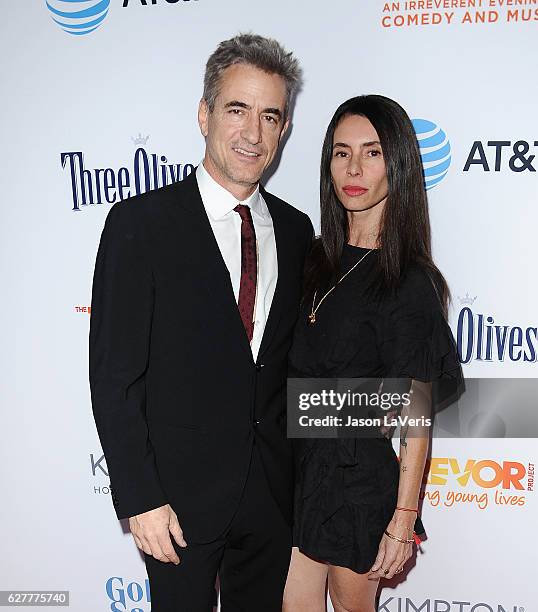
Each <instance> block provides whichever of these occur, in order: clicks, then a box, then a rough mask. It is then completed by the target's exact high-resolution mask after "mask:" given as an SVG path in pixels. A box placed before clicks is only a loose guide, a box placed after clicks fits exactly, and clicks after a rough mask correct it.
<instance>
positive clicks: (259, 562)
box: [144, 445, 291, 612]
mask: <svg viewBox="0 0 538 612" xmlns="http://www.w3.org/2000/svg"><path fill="white" fill-rule="evenodd" d="M178 518H179V522H180V524H181V515H178ZM171 539H172V543H173V545H174V548H175V550H176V552H177V554H178V555H179V557H180V559H181V563H180V564H179V565H174V564H173V563H163V562H162V561H158V560H157V559H155V558H154V557H152V556H151V555H147V554H145V553H144V557H145V561H146V570H147V573H148V578H149V582H150V590H151V610H152V612H213V610H214V607H215V606H216V605H217V592H216V590H215V581H216V577H217V574H218V576H219V582H220V603H221V610H222V612H281V610H282V595H283V591H284V584H285V582H286V577H287V573H288V566H289V562H290V556H291V528H290V526H289V525H288V524H287V522H286V521H285V520H284V517H283V516H282V513H281V512H280V509H279V508H278V506H277V505H276V502H275V500H274V499H273V496H272V495H271V493H270V491H269V487H268V484H267V480H266V477H265V473H264V471H263V466H262V464H261V461H260V458H259V455H258V451H257V448H256V445H254V448H253V451H252V459H251V463H250V468H249V474H248V478H247V482H246V484H245V488H244V490H243V494H242V498H241V502H240V504H239V507H238V509H237V512H236V513H235V516H234V518H233V520H232V521H231V523H230V525H229V526H228V528H227V529H226V531H225V533H224V534H223V535H222V536H221V537H220V538H218V539H217V540H215V541H214V542H210V543H208V544H190V543H189V541H188V538H187V547H186V548H181V547H180V546H179V545H178V544H177V543H176V542H175V540H174V539H173V538H171Z"/></svg>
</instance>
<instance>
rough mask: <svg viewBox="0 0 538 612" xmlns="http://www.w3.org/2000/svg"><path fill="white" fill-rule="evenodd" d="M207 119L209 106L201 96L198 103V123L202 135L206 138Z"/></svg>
mask: <svg viewBox="0 0 538 612" xmlns="http://www.w3.org/2000/svg"><path fill="white" fill-rule="evenodd" d="M208 119H209V106H208V105H207V102H206V101H205V100H204V98H202V99H201V100H200V104H199V105H198V125H199V126H200V131H201V132H202V136H203V137H204V138H206V136H207V133H208V127H207V124H208Z"/></svg>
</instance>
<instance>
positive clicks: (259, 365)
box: [256, 363, 263, 372]
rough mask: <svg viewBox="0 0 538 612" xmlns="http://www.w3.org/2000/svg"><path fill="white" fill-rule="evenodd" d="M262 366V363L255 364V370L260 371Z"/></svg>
mask: <svg viewBox="0 0 538 612" xmlns="http://www.w3.org/2000/svg"><path fill="white" fill-rule="evenodd" d="M262 368H263V363H257V364H256V372H260V371H261V369H262Z"/></svg>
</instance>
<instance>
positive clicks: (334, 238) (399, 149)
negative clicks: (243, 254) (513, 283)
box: [304, 95, 450, 313]
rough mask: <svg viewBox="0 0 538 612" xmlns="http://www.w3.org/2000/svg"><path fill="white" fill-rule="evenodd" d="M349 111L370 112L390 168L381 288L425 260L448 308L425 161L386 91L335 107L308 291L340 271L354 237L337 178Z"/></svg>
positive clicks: (395, 282)
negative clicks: (338, 148) (338, 134)
mask: <svg viewBox="0 0 538 612" xmlns="http://www.w3.org/2000/svg"><path fill="white" fill-rule="evenodd" d="M348 115H359V116H362V117H366V118H367V119H368V120H369V121H370V123H371V124H372V125H373V126H374V128H375V130H376V132H377V134H378V136H379V141H380V143H381V149H382V151H383V158H384V160H385V168H386V173H387V183H388V197H387V201H386V203H385V208H384V210H383V214H382V217H381V226H380V234H379V247H380V252H379V268H380V270H379V272H380V274H379V275H378V277H379V278H378V285H380V286H378V287H377V289H384V290H393V289H395V288H397V287H398V284H399V283H400V280H401V279H402V277H403V275H404V274H405V272H406V270H407V268H408V266H409V265H410V264H412V263H419V264H422V265H423V266H424V267H425V269H426V270H427V272H428V273H429V275H430V278H431V279H432V281H433V283H434V287H435V289H436V291H437V293H438V295H439V298H440V301H441V303H442V305H443V308H444V310H445V313H446V310H447V307H448V301H449V299H450V293H449V290H448V286H447V284H446V281H445V279H444V277H443V275H442V274H441V272H440V271H439V270H438V269H437V267H436V266H435V264H434V263H433V260H432V255H431V232H430V220H429V215H428V200H427V196H426V189H425V187H424V176H423V171H422V162H421V159H420V152H419V147H418V143H417V138H416V135H415V131H414V129H413V124H412V123H411V120H410V119H409V117H408V115H407V113H406V112H405V110H404V109H403V108H402V107H401V106H400V105H399V104H398V103H397V102H395V101H394V100H391V99H390V98H386V97H384V96H380V95H365V96H358V97H356V98H351V99H350V100H347V101H346V102H344V103H343V104H341V105H340V106H339V107H338V109H337V110H336V112H335V113H334V116H333V118H332V119H331V122H330V123H329V127H328V128H327V133H326V134H325V140H324V142H323V149H322V154H321V177H320V203H321V236H320V237H319V238H318V239H316V240H315V241H314V245H313V248H312V252H311V254H310V256H309V258H308V261H307V265H306V270H305V292H304V293H305V297H308V296H311V295H312V294H313V292H314V290H315V289H316V288H319V287H322V286H324V285H327V284H328V283H331V284H334V282H336V280H337V279H338V278H339V277H340V258H341V256H342V251H343V248H344V244H345V243H346V242H347V241H348V239H349V226H348V220H347V214H346V210H345V209H344V207H343V206H342V204H341V202H340V200H339V199H338V198H337V196H336V193H335V191H334V189H333V185H332V182H331V160H332V156H333V139H334V132H335V130H336V127H337V126H338V124H339V122H340V121H341V120H342V119H343V118H344V117H346V116H348Z"/></svg>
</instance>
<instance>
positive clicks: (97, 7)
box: [46, 0, 110, 36]
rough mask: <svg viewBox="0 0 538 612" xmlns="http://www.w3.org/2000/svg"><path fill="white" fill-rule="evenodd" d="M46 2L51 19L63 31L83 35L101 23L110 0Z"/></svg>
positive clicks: (49, 0) (58, 0) (106, 12)
mask: <svg viewBox="0 0 538 612" xmlns="http://www.w3.org/2000/svg"><path fill="white" fill-rule="evenodd" d="M46 4H47V8H48V9H49V11H50V14H51V17H52V19H53V21H55V22H56V23H57V24H58V25H59V26H60V28H62V30H63V31H64V32H67V33H68V34H73V36H83V35H84V34H89V33H90V32H93V31H94V30H97V28H98V27H99V26H100V25H101V24H102V23H103V21H104V20H105V18H106V16H107V15H108V9H109V6H110V0H46Z"/></svg>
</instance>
